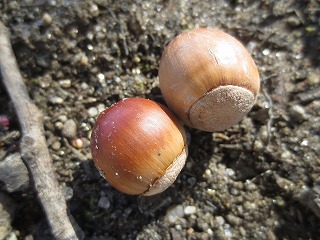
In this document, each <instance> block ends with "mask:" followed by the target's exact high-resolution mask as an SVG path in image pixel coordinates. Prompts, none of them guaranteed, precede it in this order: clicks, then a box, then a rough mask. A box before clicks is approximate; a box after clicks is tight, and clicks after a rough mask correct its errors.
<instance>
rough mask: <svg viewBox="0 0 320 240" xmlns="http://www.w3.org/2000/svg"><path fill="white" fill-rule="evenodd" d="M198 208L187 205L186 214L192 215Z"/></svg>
mask: <svg viewBox="0 0 320 240" xmlns="http://www.w3.org/2000/svg"><path fill="white" fill-rule="evenodd" d="M196 210H197V208H196V207H195V206H187V207H185V208H184V210H183V211H184V214H185V215H187V216H188V215H191V214H194V213H195V212H196Z"/></svg>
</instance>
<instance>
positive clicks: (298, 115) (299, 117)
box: [289, 105, 307, 122]
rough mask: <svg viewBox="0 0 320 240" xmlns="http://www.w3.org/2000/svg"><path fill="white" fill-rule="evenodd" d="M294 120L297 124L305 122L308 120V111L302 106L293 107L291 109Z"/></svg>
mask: <svg viewBox="0 0 320 240" xmlns="http://www.w3.org/2000/svg"><path fill="white" fill-rule="evenodd" d="M289 113H290V115H291V118H292V120H294V121H295V122H303V121H305V120H306V119H307V115H306V111H305V110H304V108H303V107H302V106H300V105H293V106H292V107H291V108H290V109H289Z"/></svg>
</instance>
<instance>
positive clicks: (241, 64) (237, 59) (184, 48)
mask: <svg viewBox="0 0 320 240" xmlns="http://www.w3.org/2000/svg"><path fill="white" fill-rule="evenodd" d="M159 83H160V89H161V92H162V94H163V97H164V99H165V101H166V103H167V104H168V106H169V108H170V109H171V110H173V111H174V113H175V114H176V115H177V116H178V117H179V118H180V119H181V120H182V121H183V122H184V123H185V124H187V125H189V126H190V127H193V128H197V129H200V130H204V131H209V132H213V131H222V130H225V129H227V128H229V127H231V126H233V125H235V124H237V123H238V122H239V121H241V120H242V119H243V117H244V116H245V115H246V114H247V113H248V112H249V111H250V109H251V108H252V106H253V105H254V103H255V101H256V99H257V95H258V92H259V88H260V78H259V72H258V69H257V67H256V65H255V63H254V61H253V59H252V57H251V55H250V53H249V52H248V51H247V50H246V48H245V47H244V46H243V45H242V44H241V43H240V42H239V41H238V40H236V39H235V38H234V37H232V36H230V35H228V34H227V33H224V32H222V31H220V30H214V29H206V28H199V29H193V30H190V31H187V32H184V33H182V34H180V35H178V36H177V37H175V38H174V39H173V40H172V41H171V42H170V43H169V44H168V46H167V47H166V48H165V50H164V52H163V55H162V57H161V60H160V66H159Z"/></svg>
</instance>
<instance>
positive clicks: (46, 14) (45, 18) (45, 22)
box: [41, 13, 52, 26]
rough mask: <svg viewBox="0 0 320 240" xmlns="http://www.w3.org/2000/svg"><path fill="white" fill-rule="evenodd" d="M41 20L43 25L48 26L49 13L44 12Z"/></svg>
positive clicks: (49, 20) (49, 22)
mask: <svg viewBox="0 0 320 240" xmlns="http://www.w3.org/2000/svg"><path fill="white" fill-rule="evenodd" d="M41 20H42V22H43V24H44V25H45V26H49V25H50V24H51V23H52V17H51V15H50V14H49V13H44V14H43V15H42V18H41Z"/></svg>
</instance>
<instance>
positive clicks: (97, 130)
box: [91, 98, 187, 196]
mask: <svg viewBox="0 0 320 240" xmlns="http://www.w3.org/2000/svg"><path fill="white" fill-rule="evenodd" d="M91 152H92V157H93V160H94V163H95V165H96V167H97V168H98V170H99V171H100V173H101V174H102V176H103V177H104V178H105V179H106V180H107V181H108V182H109V183H110V184H111V185H112V186H113V187H115V188H116V189H118V190H119V191H121V192H124V193H127V194H133V195H139V194H142V195H147V196H148V195H154V194H157V193H160V192H162V191H164V190H165V189H167V188H168V187H169V186H170V185H171V184H172V183H173V182H174V181H175V179H176V177H177V175H178V174H179V173H180V171H181V169H182V168H183V166H184V164H185V161H186V158H187V144H186V134H185V131H184V128H183V126H182V124H181V123H180V121H179V120H178V118H177V117H176V116H175V115H174V114H173V113H172V112H170V111H169V109H167V108H166V107H164V106H163V105H161V104H158V103H156V102H154V101H151V100H147V99H143V98H127V99H124V100H122V101H119V102H117V103H116V104H114V105H112V106H111V107H110V108H107V109H105V110H104V111H103V112H101V113H100V115H99V116H98V119H97V122H96V123H95V125H94V128H93V131H92V136H91Z"/></svg>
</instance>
